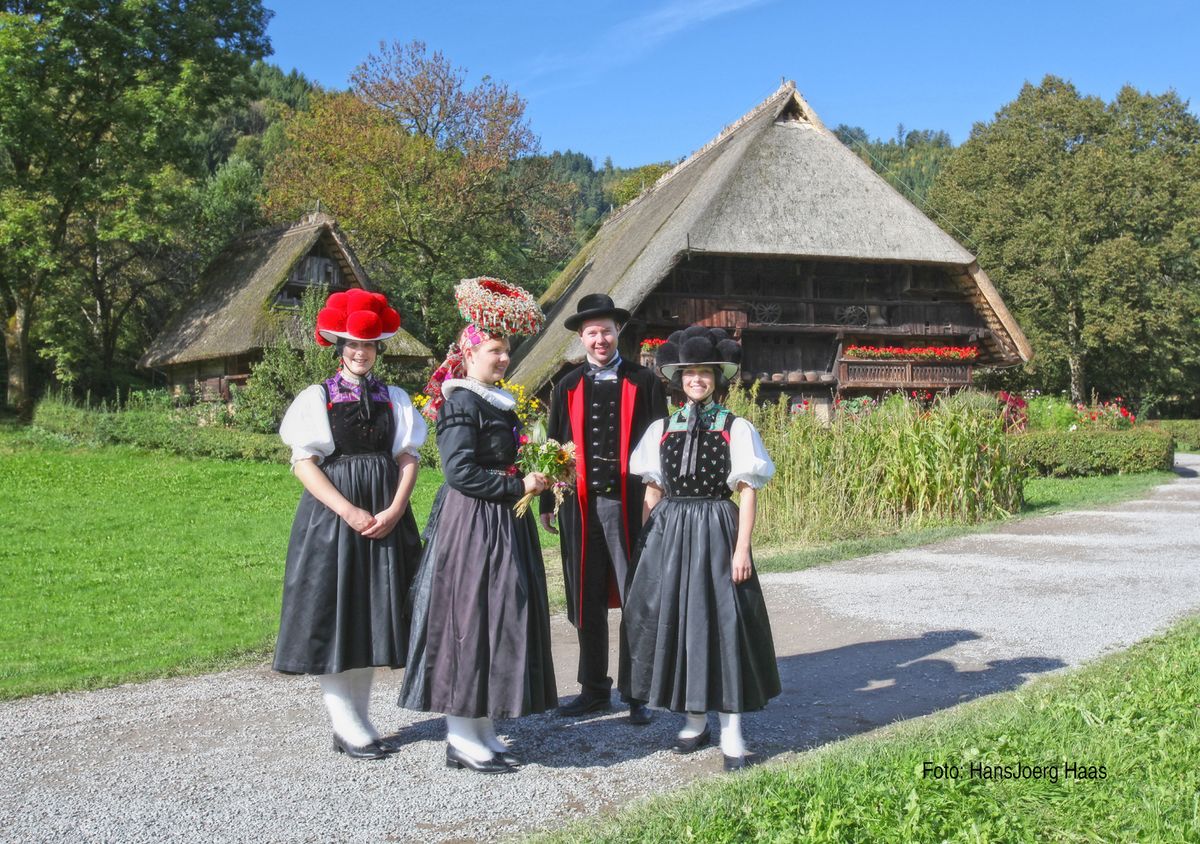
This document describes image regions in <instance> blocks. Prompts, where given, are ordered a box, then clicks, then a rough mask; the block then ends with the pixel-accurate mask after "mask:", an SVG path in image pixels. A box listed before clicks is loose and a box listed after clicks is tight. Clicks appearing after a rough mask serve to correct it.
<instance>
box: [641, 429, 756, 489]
mask: <svg viewBox="0 0 1200 844" xmlns="http://www.w3.org/2000/svg"><path fill="white" fill-rule="evenodd" d="M665 426H666V420H665V419H659V420H658V421H656V422H653V423H651V425H650V427H649V428H647V429H646V433H645V434H643V435H642V439H641V441H640V442H638V444H637V448H635V449H634V451H633V454H631V455H630V456H629V471H630V473H631V474H634V475H640V476H641V478H642V480H645V481H648V482H651V483H654V484H656V485H657V486H660V487H661V486H663V477H662V463H661V458H660V452H659V444H660V442H661V441H662V436H663V428H664V427H665ZM774 474H775V464H774V463H772V462H771V458H770V456H768V454H767V449H766V447H765V446H763V441H762V437H760V436H759V435H758V431H757V430H755V428H754V426H753V425H751V424H750V423H749V422H747V421H746V420H745V419H743V418H742V417H740V416H739V417H738V418H736V419H734V420H733V424H732V425H731V426H730V428H729V477H728V478H726V483H728V484H729V488H730V489H732V490H736V489H737V486H738V484H739V483H745V484H746V485H748V486H751V487H754V488H755V489H759V488H760V487H762V486H763V485H765V484H766V482H767V481H769V480H771V478H772V476H774Z"/></svg>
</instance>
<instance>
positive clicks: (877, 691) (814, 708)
mask: <svg viewBox="0 0 1200 844" xmlns="http://www.w3.org/2000/svg"><path fill="white" fill-rule="evenodd" d="M979 638H980V636H979V634H978V633H975V632H974V631H971V630H931V631H929V632H926V633H924V634H922V635H921V636H918V637H914V638H907V639H888V640H882V641H876V642H862V643H859V644H855V645H846V646H845V647H841V648H833V649H830V650H826V651H818V652H816V653H811V654H799V655H796V656H789V657H784V658H783V659H781V660H780V661H779V673H780V676H781V678H782V680H783V694H782V695H781V696H780V698H778V699H777V700H776V701H772V703H771V705H770V706H768V707H767V709H766V710H764V712H763V713H762V714H761V715H757V716H751V717H752V718H753V719H754V722H753V723H754V725H755V726H749V725H748V727H747V729H748V730H757V729H758V728H759V726H758V725H761V727H762V728H763V732H764V735H763V739H764V741H761V742H756V744H758V745H759V747H760V748H761V751H762V752H763V755H772V754H773V753H778V752H783V751H788V750H807V749H809V748H812V747H816V746H818V745H822V744H825V743H827V742H830V741H835V740H837V739H841V738H845V737H848V736H853V735H857V734H859V733H864V732H867V731H868V730H873V729H875V728H876V727H881V726H884V725H885V724H890V723H892V722H893V721H900V720H904V719H908V718H915V717H918V716H920V715H928V714H930V713H932V712H937V711H939V710H942V709H946V708H948V707H951V706H954V705H955V704H959V703H963V702H964V701H968V700H973V699H975V698H977V697H981V696H983V695H989V694H993V693H995V692H1002V691H1006V690H1008V689H1013V688H1016V687H1017V686H1020V685H1022V684H1023V683H1024V682H1025V681H1026V679H1027V675H1030V674H1039V673H1042V672H1045V671H1053V670H1055V669H1058V668H1063V667H1065V666H1066V663H1065V662H1063V661H1062V660H1059V659H1049V658H1044V657H1023V658H1017V659H999V660H992V661H990V662H988V663H987V665H986V667H983V668H980V669H978V670H960V669H959V667H958V666H957V665H955V663H954V662H953V661H951V660H949V659H944V658H943V659H937V658H931V657H930V655H931V654H934V653H937V652H938V651H941V650H944V649H946V648H949V647H951V646H953V645H956V644H958V643H959V642H966V641H971V640H974V639H979Z"/></svg>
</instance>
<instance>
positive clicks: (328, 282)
mask: <svg viewBox="0 0 1200 844" xmlns="http://www.w3.org/2000/svg"><path fill="white" fill-rule="evenodd" d="M317 285H321V286H324V287H326V288H328V289H329V290H331V291H332V290H346V289H349V288H351V287H362V288H365V289H367V290H374V289H375V288H374V286H373V285H372V284H371V280H370V279H369V278H368V277H367V273H366V271H365V270H363V268H362V266H361V265H360V264H359V262H358V260H357V259H356V258H355V257H354V252H353V250H351V248H350V244H349V243H348V242H347V240H346V236H345V234H344V233H343V232H342V231H341V230H340V229H339V228H338V226H337V224H336V222H335V221H334V219H333V218H332V217H330V216H328V215H326V214H321V213H317V214H310V215H308V216H306V217H305V218H304V219H303V220H302V221H300V222H299V223H296V224H294V225H289V226H280V227H277V228H272V229H265V230H262V231H256V232H252V233H250V234H246V235H243V236H242V237H239V238H237V239H235V240H234V241H233V242H232V243H230V245H229V246H228V247H227V248H226V249H225V250H224V251H223V252H221V254H220V255H218V256H217V257H216V258H215V259H214V260H213V262H212V263H211V264H210V265H209V266H208V268H207V269H206V270H205V271H204V274H203V276H202V277H201V278H200V281H199V282H198V284H197V286H196V294H195V297H194V298H193V300H192V301H191V302H190V303H189V304H188V305H186V306H185V307H184V308H183V309H182V310H181V311H180V312H179V313H178V314H177V315H176V316H175V318H174V319H173V320H172V321H171V322H170V323H168V325H167V327H166V328H164V329H163V331H162V333H160V334H159V335H158V336H157V337H156V338H155V339H154V342H153V343H151V345H150V348H149V349H148V350H147V351H146V354H145V355H144V356H143V357H142V359H141V360H140V361H139V363H138V365H139V366H141V367H143V368H147V369H154V370H158V371H160V372H163V373H164V374H165V375H166V377H167V380H168V382H169V383H170V384H171V385H172V386H174V387H178V388H183V389H190V388H192V387H193V386H194V385H196V384H199V385H200V386H201V388H202V389H203V391H204V392H205V393H206V394H208V395H213V394H220V395H225V396H227V395H228V386H229V385H230V384H238V383H242V382H244V381H245V380H246V378H247V376H248V375H249V372H250V366H251V364H253V363H255V362H256V361H258V360H260V359H261V357H262V350H263V349H264V348H265V347H266V346H267V345H269V344H270V343H271V341H272V340H273V339H274V338H276V337H277V336H278V334H279V332H281V331H283V330H284V329H285V328H288V327H290V326H294V325H295V324H296V321H297V317H298V313H299V305H300V299H301V296H302V295H303V293H304V291H305V290H306V289H308V288H310V287H313V286H317ZM429 356H430V353H429V349H428V348H426V347H425V346H424V345H423V344H422V343H421V342H419V341H418V340H417V339H416V338H414V337H413V336H412V335H411V334H409V333H408V332H407V331H405V330H404V329H403V328H402V329H400V331H399V332H397V333H396V335H395V336H393V337H392V338H391V339H389V340H388V341H387V357H388V358H389V359H392V358H399V359H402V360H408V361H417V360H422V361H423V360H425V359H426V358H428V357H429Z"/></svg>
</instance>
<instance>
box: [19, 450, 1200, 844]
mask: <svg viewBox="0 0 1200 844" xmlns="http://www.w3.org/2000/svg"><path fill="white" fill-rule="evenodd" d="M1177 462H1178V464H1179V465H1178V466H1177V470H1178V471H1179V472H1180V474H1181V475H1182V477H1181V479H1180V480H1178V481H1176V482H1174V483H1171V484H1168V485H1166V486H1161V487H1158V488H1156V489H1155V490H1153V492H1152V493H1151V494H1149V495H1148V496H1147V497H1145V498H1144V499H1141V500H1138V501H1131V502H1127V503H1125V504H1120V505H1116V506H1113V507H1108V508H1104V509H1100V510H1096V511H1088V512H1073V513H1064V514H1060V515H1055V516H1048V517H1043V518H1036V519H1026V520H1022V521H1019V522H1015V523H1013V524H1012V525H1008V526H1005V527H1002V528H1000V529H998V530H996V531H994V532H991V533H986V534H975V535H971V536H967V537H963V538H960V539H955V540H950V541H946V542H941V543H938V544H936V545H932V546H929V547H926V548H920V549H913V550H908V551H900V552H895V553H889V554H878V555H874V556H871V557H864V558H861V559H857V560H850V561H846V562H843V563H837V564H834V565H829V566H824V567H821V568H817V569H810V570H808V571H804V572H797V573H793V574H775V575H766V576H764V577H763V586H764V590H765V592H766V594H767V598H768V602H769V605H770V609H771V618H772V624H773V628H774V631H775V637H776V649H777V651H778V653H779V657H780V668H781V673H782V675H783V681H784V694H783V695H782V696H781V697H780V698H779V699H777V700H775V701H773V702H772V704H771V705H770V706H769V707H768V709H767V710H766V711H764V712H762V713H756V714H752V715H749V716H747V718H746V724H745V732H746V735H747V739H748V741H749V742H750V743H751V744H752V746H753V747H754V749H756V750H757V751H759V752H760V753H761V754H762V755H763V756H767V757H771V758H773V759H784V758H788V757H789V756H790V755H792V754H794V753H796V752H798V751H803V750H805V749H807V748H810V747H813V746H815V745H819V744H823V743H825V742H829V741H832V740H835V739H837V738H840V737H843V736H847V735H852V734H855V733H860V732H864V731H866V730H870V729H873V728H875V727H877V726H880V725H882V724H886V723H889V722H891V721H894V720H897V719H900V718H909V717H914V716H918V715H923V714H927V713H929V712H934V711H936V710H939V709H943V708H945V707H947V706H951V705H953V704H955V703H958V702H960V701H963V700H968V699H971V698H974V697H978V696H979V695H983V694H989V693H992V692H996V691H1001V690H1004V689H1008V688H1012V687H1014V686H1017V685H1019V684H1021V683H1023V682H1025V681H1026V680H1027V679H1029V678H1030V677H1031V676H1034V675H1037V674H1039V673H1042V672H1046V671H1052V670H1055V669H1059V668H1063V667H1066V666H1072V665H1076V664H1078V663H1080V662H1083V661H1086V660H1089V659H1092V658H1094V657H1096V656H1099V655H1100V654H1102V653H1105V652H1107V651H1111V650H1114V649H1117V648H1121V647H1125V646H1127V645H1129V644H1131V643H1133V642H1135V641H1137V640H1138V639H1141V638H1144V637H1145V636H1147V635H1150V634H1151V633H1153V632H1155V631H1157V630H1161V629H1162V628H1164V627H1165V626H1167V625H1168V624H1170V623H1171V622H1172V621H1174V620H1176V619H1178V618H1180V617H1182V616H1184V615H1187V614H1189V613H1192V612H1196V611H1197V610H1200V477H1198V472H1200V457H1197V456H1195V455H1181V456H1180V457H1179V458H1178V461H1177ZM614 620H615V618H614ZM554 636H555V649H556V664H557V666H558V672H559V690H560V693H561V694H563V695H564V696H565V695H567V694H573V693H574V691H575V690H576V686H575V684H574V683H572V682H570V681H571V679H572V678H573V677H574V674H575V671H574V660H575V654H576V650H575V639H574V634H573V631H572V630H571V629H570V628H569V627H568V626H567V624H566V622H565V620H564V619H562V618H561V617H559V618H556V619H555V624H554ZM614 638H615V637H614ZM399 681H400V674H399V673H398V672H397V673H396V674H392V673H391V672H381V673H380V676H379V680H378V684H377V692H376V696H375V700H376V703H377V706H376V708H375V712H374V717H375V719H376V722H377V723H378V724H379V725H380V726H381V727H383V728H387V729H391V730H394V731H396V732H398V733H399V734H400V735H402V736H404V737H405V738H407V739H409V740H410V742H411V744H410V745H409V747H408V748H406V749H405V750H403V751H402V752H400V753H398V754H396V755H395V756H393V757H391V758H389V759H387V760H384V761H378V762H353V761H350V760H347V759H345V758H342V757H339V756H336V755H335V754H334V753H332V752H331V751H330V750H329V745H328V742H329V729H328V726H327V723H326V721H325V717H324V714H323V710H322V708H321V706H320V702H319V697H318V692H317V687H316V683H315V682H314V681H312V680H310V679H308V678H290V677H282V676H279V675H276V674H273V673H272V672H270V671H269V670H267V669H266V668H265V667H263V668H252V669H243V670H238V671H228V672H223V673H220V674H212V675H207V676H202V677H192V678H180V679H174V680H162V681H156V682H151V683H143V684H137V685H128V686H121V687H117V688H113V689H105V690H102V691H97V692H90V693H73V694H64V695H52V696H43V697H35V698H27V699H24V700H20V701H16V702H11V703H4V704H0V745H2V748H3V752H2V753H0V840H4V841H72V842H75V841H146V842H159V841H164V840H171V841H197V842H209V841H470V840H478V839H495V838H505V837H511V836H515V835H519V834H521V833H524V832H528V831H531V830H536V829H545V828H552V827H557V826H559V825H561V824H562V823H563V822H565V821H569V820H573V819H577V818H581V817H585V816H588V815H594V814H596V813H598V812H601V811H605V810H611V809H612V808H615V807H619V806H620V805H622V804H624V803H626V802H628V801H630V800H632V799H635V798H638V797H641V796H643V795H649V794H658V793H662V792H663V791H665V790H667V789H670V788H673V787H677V786H679V785H682V784H684V783H687V782H689V781H691V780H694V779H696V778H698V777H707V776H714V775H720V774H719V772H720V767H721V756H720V752H719V751H718V750H716V749H713V748H710V749H708V750H706V751H704V752H701V753H697V754H694V755H692V756H690V757H682V758H679V757H674V756H672V755H671V754H670V753H669V752H667V751H665V750H663V749H662V748H665V747H667V746H669V744H670V742H671V739H672V737H673V734H674V730H675V729H677V720H678V719H677V716H672V715H669V714H666V715H659V716H658V717H656V719H655V721H654V723H652V724H651V725H650V726H648V727H633V726H631V725H629V724H628V723H627V721H626V720H625V719H624V712H623V711H618V712H614V713H613V714H611V715H606V716H604V717H597V718H592V719H588V720H578V721H570V720H565V719H560V718H557V717H555V716H552V715H546V716H536V717H531V718H525V719H520V720H516V721H507V722H501V724H500V725H499V726H500V728H501V732H502V733H506V734H507V735H508V736H509V737H510V738H511V739H512V740H513V741H515V743H516V744H517V745H518V747H519V751H520V753H521V755H522V756H523V757H524V758H525V759H526V760H527V762H528V764H527V766H526V768H525V769H523V770H522V771H521V772H519V773H517V774H514V775H504V776H498V777H480V776H477V775H473V774H470V773H468V772H465V771H451V770H447V769H446V768H445V767H443V753H444V744H443V737H444V727H443V725H442V721H441V719H440V718H430V717H426V716H423V715H419V714H417V713H410V712H405V711H402V710H397V709H395V708H394V707H393V706H392V705H391V702H392V701H393V700H395V697H396V693H397V692H398V691H399ZM713 726H714V728H715V726H716V725H715V723H714V724H713Z"/></svg>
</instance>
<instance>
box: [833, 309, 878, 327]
mask: <svg viewBox="0 0 1200 844" xmlns="http://www.w3.org/2000/svg"><path fill="white" fill-rule="evenodd" d="M868 317H869V315H868V314H867V309H866V308H864V307H863V306H862V305H842V306H839V307H837V308H835V309H834V311H833V318H834V319H836V320H837V324H838V325H847V326H857V327H859V328H863V327H866V324H867V319H868Z"/></svg>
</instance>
